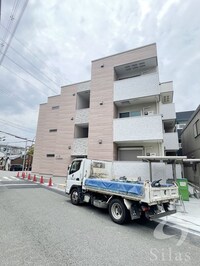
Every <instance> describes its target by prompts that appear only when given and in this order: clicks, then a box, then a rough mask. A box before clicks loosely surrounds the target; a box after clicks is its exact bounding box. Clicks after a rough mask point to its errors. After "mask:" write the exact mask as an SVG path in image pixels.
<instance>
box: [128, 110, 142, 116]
mask: <svg viewBox="0 0 200 266" xmlns="http://www.w3.org/2000/svg"><path fill="white" fill-rule="evenodd" d="M130 116H141V112H140V111H133V112H130Z"/></svg>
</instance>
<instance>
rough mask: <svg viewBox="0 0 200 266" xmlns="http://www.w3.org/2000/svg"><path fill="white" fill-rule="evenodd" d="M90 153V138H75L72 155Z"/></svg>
mask: <svg viewBox="0 0 200 266" xmlns="http://www.w3.org/2000/svg"><path fill="white" fill-rule="evenodd" d="M87 153H88V138H77V139H74V142H73V146H72V153H71V155H72V156H85V155H87Z"/></svg>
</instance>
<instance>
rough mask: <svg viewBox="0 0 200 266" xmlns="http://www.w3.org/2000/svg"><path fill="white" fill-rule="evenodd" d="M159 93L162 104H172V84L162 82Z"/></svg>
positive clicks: (170, 82)
mask: <svg viewBox="0 0 200 266" xmlns="http://www.w3.org/2000/svg"><path fill="white" fill-rule="evenodd" d="M160 93H161V101H162V103H172V102H173V82H172V81H169V82H164V83H161V84H160Z"/></svg>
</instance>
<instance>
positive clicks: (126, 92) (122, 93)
mask: <svg viewBox="0 0 200 266" xmlns="http://www.w3.org/2000/svg"><path fill="white" fill-rule="evenodd" d="M159 93H160V89H159V78H158V73H151V74H146V75H141V76H138V77H133V78H129V79H123V80H119V81H115V82H114V102H116V101H123V100H127V99H134V98H140V97H147V96H152V95H158V94H159Z"/></svg>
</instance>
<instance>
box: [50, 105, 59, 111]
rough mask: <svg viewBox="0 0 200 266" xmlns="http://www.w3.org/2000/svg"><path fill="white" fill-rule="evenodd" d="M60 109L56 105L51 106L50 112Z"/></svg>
mask: <svg viewBox="0 0 200 266" xmlns="http://www.w3.org/2000/svg"><path fill="white" fill-rule="evenodd" d="M59 108H60V106H58V105H56V106H52V108H51V109H52V110H56V109H59Z"/></svg>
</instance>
